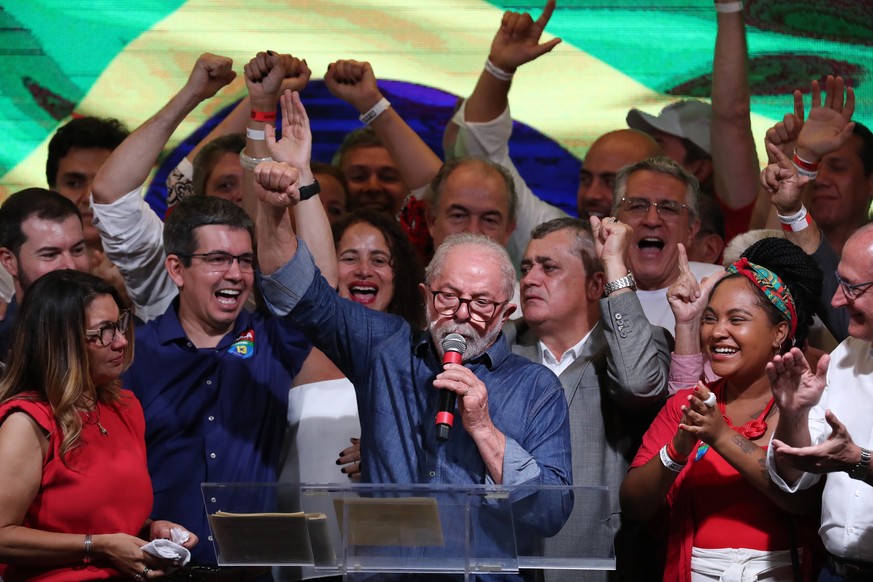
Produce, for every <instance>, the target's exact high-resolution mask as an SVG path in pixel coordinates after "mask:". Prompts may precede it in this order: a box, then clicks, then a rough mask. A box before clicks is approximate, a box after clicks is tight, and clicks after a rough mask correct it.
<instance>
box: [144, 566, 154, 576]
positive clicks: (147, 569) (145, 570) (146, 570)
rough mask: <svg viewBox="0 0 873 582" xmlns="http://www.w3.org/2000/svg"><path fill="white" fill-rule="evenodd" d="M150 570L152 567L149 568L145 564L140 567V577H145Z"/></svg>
mask: <svg viewBox="0 0 873 582" xmlns="http://www.w3.org/2000/svg"><path fill="white" fill-rule="evenodd" d="M151 571H152V569H151V568H149V567H148V566H146V567H145V568H143V569H142V577H143V578H147V577H148V575H149V572H151Z"/></svg>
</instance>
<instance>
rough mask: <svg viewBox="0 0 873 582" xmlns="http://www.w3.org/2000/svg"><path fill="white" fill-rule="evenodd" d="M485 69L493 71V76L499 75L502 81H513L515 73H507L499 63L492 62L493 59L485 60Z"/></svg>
mask: <svg viewBox="0 0 873 582" xmlns="http://www.w3.org/2000/svg"><path fill="white" fill-rule="evenodd" d="M485 70H486V71H488V72H489V73H491V75H492V76H494V77H497V78H498V79H500V80H501V81H512V76H513V75H514V73H507V72H506V71H504V70H503V69H501V68H500V67H498V66H497V65H495V64H494V63H492V62H491V59H486V60H485Z"/></svg>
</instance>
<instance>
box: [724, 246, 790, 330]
mask: <svg viewBox="0 0 873 582" xmlns="http://www.w3.org/2000/svg"><path fill="white" fill-rule="evenodd" d="M727 272H728V273H731V274H733V273H739V274H740V275H743V276H745V277H746V278H747V279H749V280H750V281H751V282H752V283H754V284H755V287H757V288H758V289H760V290H761V292H762V293H764V295H765V296H766V297H767V299H769V300H770V303H772V304H773V305H775V306H776V309H778V310H779V312H780V313H781V314H782V316H783V317H784V318H785V321H787V322H788V325H789V326H790V328H791V332H790V334H789V336H788V337H790V338H793V337H794V332H795V331H797V310H796V309H795V307H794V298H793V297H792V296H791V291H789V290H788V286H787V285H786V284H785V283H783V282H782V279H780V278H779V277H777V276H776V274H775V273H774V272H773V271H771V270H769V269H765V268H764V267H762V266H761V265H756V264H755V263H751V262H749V259H747V258H745V257H743V258H742V259H740V260H739V261H736V262H734V263H733V264H731V266H729V267H728V268H727Z"/></svg>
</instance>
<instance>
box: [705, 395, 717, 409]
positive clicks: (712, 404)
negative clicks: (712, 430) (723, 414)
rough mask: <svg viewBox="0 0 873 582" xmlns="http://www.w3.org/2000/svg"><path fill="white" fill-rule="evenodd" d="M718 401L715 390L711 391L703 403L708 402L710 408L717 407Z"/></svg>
mask: <svg viewBox="0 0 873 582" xmlns="http://www.w3.org/2000/svg"><path fill="white" fill-rule="evenodd" d="M716 402H717V401H716V399H715V392H710V393H709V396H707V397H706V400H704V401H703V403H704V404H706V405H707V406H708V407H709V408H715V403H716Z"/></svg>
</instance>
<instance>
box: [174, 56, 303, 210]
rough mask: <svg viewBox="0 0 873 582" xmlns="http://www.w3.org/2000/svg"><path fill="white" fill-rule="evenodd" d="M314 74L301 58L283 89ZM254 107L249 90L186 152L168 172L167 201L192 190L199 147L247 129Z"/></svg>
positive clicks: (294, 86) (300, 83)
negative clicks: (194, 164)
mask: <svg viewBox="0 0 873 582" xmlns="http://www.w3.org/2000/svg"><path fill="white" fill-rule="evenodd" d="M311 75H312V71H310V70H309V67H308V66H307V65H306V61H305V60H301V61H300V66H299V67H298V68H297V70H296V73H295V72H294V71H292V73H291V76H290V77H286V78H285V80H284V82H283V83H282V89H283V90H289V91H302V90H303V89H304V88H305V87H306V85H307V83H308V82H309V78H310V77H311ZM251 109H252V103H251V97H249V95H248V94H247V95H246V96H245V97H243V98H242V99H241V100H240V101H239V102H238V103H237V104H236V106H235V107H234V108H233V109H232V110H231V111H230V113H228V114H227V115H226V116H225V117H224V119H222V120H221V121H219V122H218V123H217V124H216V125H215V127H213V128H212V130H211V131H210V132H209V133H208V134H206V136H205V137H204V138H203V139H202V140H200V141H199V142H197V144H196V145H195V146H194V147H193V148H191V151H190V152H188V155H186V156H185V157H184V158H183V159H182V161H181V162H179V164H178V165H177V166H176V167H175V168H174V169H173V171H172V172H170V174H169V175H168V176H167V202H168V203H171V204H172V203H174V202H177V201H178V200H179V199H181V198H183V197H184V196H185V195H186V194H189V193H191V192H192V179H193V167H192V164H193V163H194V158H196V157H197V154H198V153H200V150H202V149H203V147H204V146H205V145H206V144H208V143H210V142H211V141H212V140H214V139H216V138H219V137H222V136H225V135H230V134H234V133H245V130H246V124H247V123H248V120H249V118H250V117H251V115H250V114H251Z"/></svg>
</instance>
